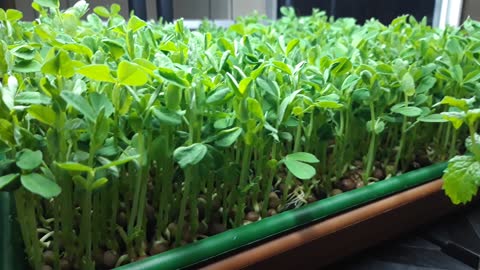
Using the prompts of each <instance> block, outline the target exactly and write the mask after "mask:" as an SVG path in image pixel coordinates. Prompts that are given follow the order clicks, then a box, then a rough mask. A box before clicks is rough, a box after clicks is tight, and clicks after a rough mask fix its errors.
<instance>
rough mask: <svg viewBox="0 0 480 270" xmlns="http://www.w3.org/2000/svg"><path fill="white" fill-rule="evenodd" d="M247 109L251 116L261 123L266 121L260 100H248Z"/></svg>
mask: <svg viewBox="0 0 480 270" xmlns="http://www.w3.org/2000/svg"><path fill="white" fill-rule="evenodd" d="M247 107H248V111H249V112H250V115H252V116H255V117H256V118H257V119H259V120H261V121H263V120H264V116H263V110H262V105H260V102H258V100H256V99H254V98H250V97H249V98H247Z"/></svg>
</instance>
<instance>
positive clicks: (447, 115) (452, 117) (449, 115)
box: [441, 112, 465, 129]
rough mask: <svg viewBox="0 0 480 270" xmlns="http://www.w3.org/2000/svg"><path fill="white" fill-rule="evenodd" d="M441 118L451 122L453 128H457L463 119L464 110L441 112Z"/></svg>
mask: <svg viewBox="0 0 480 270" xmlns="http://www.w3.org/2000/svg"><path fill="white" fill-rule="evenodd" d="M441 115H442V117H443V119H445V120H447V121H449V122H451V123H452V125H453V127H454V128H455V129H459V128H460V127H461V126H462V124H463V122H464V121H465V113H464V112H442V113H441Z"/></svg>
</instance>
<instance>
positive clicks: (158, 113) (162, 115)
mask: <svg viewBox="0 0 480 270" xmlns="http://www.w3.org/2000/svg"><path fill="white" fill-rule="evenodd" d="M153 115H155V117H156V118H157V119H158V120H159V121H160V123H162V124H165V125H169V126H178V125H180V124H181V123H182V116H181V115H179V114H178V113H175V112H172V111H170V110H167V109H165V108H161V109H156V108H154V109H153Z"/></svg>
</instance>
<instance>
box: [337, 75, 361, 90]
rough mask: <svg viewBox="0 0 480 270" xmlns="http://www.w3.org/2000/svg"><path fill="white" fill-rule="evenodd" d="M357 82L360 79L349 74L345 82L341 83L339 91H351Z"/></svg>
mask: <svg viewBox="0 0 480 270" xmlns="http://www.w3.org/2000/svg"><path fill="white" fill-rule="evenodd" d="M359 80H360V77H359V76H358V75H356V74H351V75H349V76H348V77H347V78H346V79H345V81H343V83H342V87H341V89H342V90H347V89H351V88H353V87H355V85H356V84H357V83H358V81H359Z"/></svg>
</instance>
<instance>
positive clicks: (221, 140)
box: [215, 127, 243, 147]
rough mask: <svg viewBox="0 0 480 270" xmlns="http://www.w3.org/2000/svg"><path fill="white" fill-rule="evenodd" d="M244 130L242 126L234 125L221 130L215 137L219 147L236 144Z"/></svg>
mask: <svg viewBox="0 0 480 270" xmlns="http://www.w3.org/2000/svg"><path fill="white" fill-rule="evenodd" d="M242 132H243V130H242V129H241V128H240V127H234V128H231V129H227V130H222V131H220V132H219V133H218V134H217V135H216V136H215V137H216V139H215V145H216V146H219V147H230V146H231V145H232V144H234V143H235V142H236V141H237V139H238V137H240V135H241V134H242Z"/></svg>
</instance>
